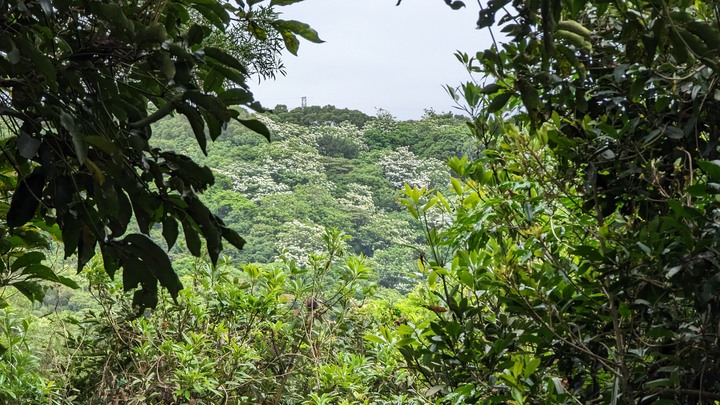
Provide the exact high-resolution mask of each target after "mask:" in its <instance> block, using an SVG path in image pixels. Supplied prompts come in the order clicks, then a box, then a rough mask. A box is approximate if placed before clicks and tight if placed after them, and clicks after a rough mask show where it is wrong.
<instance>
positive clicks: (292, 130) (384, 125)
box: [152, 106, 474, 291]
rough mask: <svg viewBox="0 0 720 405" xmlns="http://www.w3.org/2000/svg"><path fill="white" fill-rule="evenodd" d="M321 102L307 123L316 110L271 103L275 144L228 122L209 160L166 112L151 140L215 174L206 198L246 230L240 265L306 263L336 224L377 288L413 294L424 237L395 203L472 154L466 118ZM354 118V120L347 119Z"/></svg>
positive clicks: (435, 183) (438, 183) (441, 179)
mask: <svg viewBox="0 0 720 405" xmlns="http://www.w3.org/2000/svg"><path fill="white" fill-rule="evenodd" d="M323 108H324V109H325V110H326V111H327V112H325V113H324V114H325V115H324V117H323V119H322V122H317V121H316V120H314V119H312V120H311V119H306V117H316V116H317V110H318V109H319V107H313V106H310V107H307V109H305V110H304V109H301V108H297V109H295V110H293V111H291V112H289V113H282V111H283V106H278V107H276V108H274V109H273V112H275V114H273V113H270V114H268V115H266V116H264V117H263V118H262V119H263V121H264V122H265V123H266V125H267V126H268V127H269V128H270V130H271V131H272V136H271V140H270V142H268V141H267V140H266V139H264V138H263V137H261V136H259V135H258V134H256V133H254V132H252V131H250V130H248V129H246V128H244V127H242V126H240V125H237V124H232V123H231V124H230V125H229V126H228V128H227V129H226V130H225V131H224V132H223V134H222V135H221V136H220V137H219V138H218V139H217V140H216V141H215V142H214V143H212V144H211V145H209V147H208V156H207V157H205V156H204V155H203V153H202V152H201V151H200V149H199V148H198V147H197V144H196V142H195V140H194V138H193V136H192V131H191V129H190V128H189V125H188V123H187V121H186V120H185V119H184V118H183V117H174V118H168V119H165V120H162V121H160V122H158V123H157V124H156V125H155V126H154V127H153V138H152V146H153V147H159V148H161V149H166V150H174V151H176V152H178V153H182V154H184V155H187V156H189V157H190V158H192V159H194V160H196V161H198V162H200V163H202V164H204V165H207V167H209V168H210V169H211V170H212V171H213V173H214V174H215V177H216V184H215V186H213V187H211V188H210V189H209V190H208V191H207V192H206V193H205V194H204V196H203V199H204V201H205V202H206V203H207V205H208V207H209V208H210V209H211V210H212V211H213V212H215V213H216V214H217V215H219V216H220V217H221V218H222V220H223V221H224V222H225V224H226V225H228V226H230V227H232V228H234V229H236V230H237V231H238V232H239V233H240V234H241V235H246V239H247V244H246V245H245V246H244V248H243V250H242V251H237V250H234V251H228V252H227V253H228V254H230V255H232V257H233V258H234V259H237V260H238V261H239V262H241V263H271V262H273V261H275V260H277V259H278V257H279V256H280V255H283V256H285V257H287V258H289V259H293V260H296V261H297V262H299V263H306V262H307V258H308V255H309V254H311V253H315V252H318V251H321V250H322V247H323V242H322V240H321V237H320V235H321V234H322V232H323V229H324V228H330V227H334V228H337V229H340V230H342V231H343V232H345V233H346V234H348V235H350V236H351V237H352V238H351V239H350V240H349V241H348V244H349V246H350V247H351V249H352V251H353V252H354V253H357V254H363V255H365V256H367V257H370V258H372V259H373V263H374V264H375V267H376V273H377V277H378V282H379V283H380V285H381V286H385V287H391V288H398V289H401V290H403V291H407V289H408V288H410V287H411V286H412V284H413V283H412V281H411V279H412V274H413V273H414V272H416V271H417V269H416V268H414V267H416V266H415V264H414V262H415V259H416V258H417V251H418V249H419V248H420V244H421V243H422V235H421V233H420V228H419V224H418V223H417V221H414V220H413V218H412V217H411V216H410V214H409V213H407V211H406V210H405V209H404V208H403V207H402V205H401V204H400V203H399V202H398V197H399V192H400V190H401V189H402V187H403V184H405V183H408V184H410V185H413V186H417V187H425V188H436V187H442V186H443V185H444V184H447V181H448V179H449V170H448V169H447V166H446V165H445V162H446V161H447V160H448V159H449V158H450V157H459V156H463V155H464V154H468V153H473V148H474V145H473V141H472V139H471V138H470V137H468V136H467V134H466V132H465V131H466V128H467V127H466V125H465V123H464V120H462V119H459V118H455V117H453V116H452V115H451V114H436V113H434V112H432V111H428V112H427V114H426V115H425V117H423V119H421V120H419V121H408V122H401V121H396V120H395V119H393V117H392V115H390V113H388V112H385V111H380V113H379V114H378V117H369V116H367V115H365V114H363V113H361V112H359V111H354V112H349V111H348V110H341V109H336V108H334V107H331V106H326V107H323ZM305 111H306V112H307V113H306V114H307V115H305ZM278 112H280V116H278V114H277V113H278ZM283 115H285V116H286V117H285V118H281V117H282V116H283ZM289 116H292V117H294V119H292V120H289V119H288V118H287V117H289ZM352 117H356V121H357V122H356V124H353V123H351V122H350V121H347V120H346V119H348V118H352ZM285 121H297V122H301V123H302V122H307V123H306V124H296V123H292V122H285ZM420 250H421V249H420ZM182 252H183V250H182V249H176V253H177V254H178V255H180V256H182V254H181V253H182ZM178 260H179V262H178ZM183 260H184V259H182V257H181V258H179V259H177V260H176V261H175V262H176V263H183ZM187 260H189V259H185V262H187Z"/></svg>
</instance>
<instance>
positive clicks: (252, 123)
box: [238, 119, 270, 141]
mask: <svg viewBox="0 0 720 405" xmlns="http://www.w3.org/2000/svg"><path fill="white" fill-rule="evenodd" d="M238 122H239V123H241V124H243V125H244V126H246V127H247V128H248V129H251V130H252V131H255V132H257V133H258V134H260V135H262V136H264V137H265V139H267V140H268V141H269V140H270V130H269V129H268V128H267V127H266V126H265V124H263V123H262V122H260V121H258V120H254V119H251V120H243V119H238Z"/></svg>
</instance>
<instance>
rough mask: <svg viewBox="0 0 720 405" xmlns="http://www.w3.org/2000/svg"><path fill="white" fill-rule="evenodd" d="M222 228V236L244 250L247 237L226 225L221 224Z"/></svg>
mask: <svg viewBox="0 0 720 405" xmlns="http://www.w3.org/2000/svg"><path fill="white" fill-rule="evenodd" d="M220 229H221V230H222V237H223V238H225V240H227V241H228V242H230V244H231V245H233V246H235V247H236V248H237V249H240V250H242V248H243V246H245V239H243V238H242V237H241V236H240V235H239V234H238V233H237V232H235V230H233V229H230V228H228V227H226V226H221V227H220Z"/></svg>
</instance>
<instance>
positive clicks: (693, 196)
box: [399, 0, 720, 404]
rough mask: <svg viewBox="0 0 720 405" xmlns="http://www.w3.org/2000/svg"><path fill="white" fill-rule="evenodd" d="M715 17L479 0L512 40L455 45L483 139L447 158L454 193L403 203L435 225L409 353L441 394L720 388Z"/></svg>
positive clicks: (615, 4) (458, 93)
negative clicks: (460, 48) (464, 154)
mask: <svg viewBox="0 0 720 405" xmlns="http://www.w3.org/2000/svg"><path fill="white" fill-rule="evenodd" d="M718 12H719V10H718V8H717V6H716V5H715V3H713V2H705V1H694V2H691V1H682V0H678V1H675V0H664V1H643V0H640V1H633V2H624V1H609V2H607V1H582V0H579V1H565V0H546V1H540V0H538V1H526V2H511V1H510V0H497V1H490V2H488V3H487V5H486V6H483V7H482V8H481V10H480V14H479V20H478V25H479V27H481V28H486V29H489V30H494V27H495V25H496V24H497V25H500V27H501V29H502V31H503V32H504V33H506V35H508V36H509V40H508V41H507V42H506V43H504V44H495V45H493V46H492V47H491V48H490V49H487V50H485V51H482V52H478V53H477V54H476V55H467V54H464V53H459V54H458V55H457V56H458V59H459V60H461V61H462V62H463V63H464V64H465V65H466V67H467V68H468V71H469V72H471V73H472V74H474V75H475V80H474V81H471V82H468V83H465V84H463V85H461V86H460V87H459V88H452V87H450V88H448V91H449V93H450V94H451V95H452V96H453V97H455V98H456V99H457V100H458V101H459V102H461V103H462V104H463V105H464V106H465V108H466V109H467V112H468V113H469V114H470V115H471V116H472V117H473V121H472V122H471V125H470V127H471V130H472V134H473V135H474V136H475V138H476V139H477V140H478V141H479V142H480V144H481V148H480V150H481V151H482V153H481V154H480V155H479V156H478V158H477V159H471V160H469V159H454V160H451V164H450V165H451V167H452V169H453V170H454V172H455V174H456V176H457V178H455V179H452V186H453V189H452V191H451V192H450V195H451V196H452V197H447V196H445V195H444V194H445V193H427V192H424V191H423V190H419V189H408V190H407V191H406V198H405V199H404V200H403V202H404V204H405V205H406V206H407V207H408V208H409V209H410V211H411V213H412V214H413V215H414V216H416V217H417V218H419V219H421V220H423V223H424V224H425V237H426V239H427V241H428V242H429V248H428V251H427V252H426V259H424V260H423V263H424V265H423V268H424V271H425V272H426V274H427V277H428V286H427V289H426V293H427V294H426V296H425V300H426V305H427V307H428V308H429V311H428V315H429V316H430V317H431V321H430V322H429V323H428V324H425V325H420V326H418V325H413V326H412V327H410V328H402V329H400V330H399V334H400V335H401V337H404V338H407V339H408V340H406V341H404V342H403V343H404V346H403V347H402V349H401V350H402V352H403V354H404V355H405V356H406V359H407V361H408V362H409V364H410V365H411V366H412V367H414V368H416V369H417V370H418V371H420V372H421V373H422V374H423V375H424V376H425V377H426V378H427V380H428V382H429V383H430V384H432V385H433V386H437V387H438V389H439V391H441V393H442V394H443V397H444V401H446V402H449V403H467V402H476V401H479V400H483V401H486V402H489V403H508V402H511V403H528V402H533V403H539V402H544V403H586V402H587V403H613V404H615V403H627V404H635V403H642V404H649V403H713V402H714V401H717V400H718V399H720V380H719V379H718V375H717V373H714V372H709V370H715V369H717V366H718V362H720V357H719V356H718V352H717V350H715V349H714V347H715V343H714V342H716V341H717V339H718V338H719V336H720V330H719V329H718V325H720V324H719V323H718V321H720V318H719V317H720V311H719V310H718V308H720V305H719V303H720V295H718V293H717V288H716V286H717V284H718V281H717V280H718V276H717V274H718V264H717V263H718V261H717V260H716V258H717V252H718V240H719V239H718V238H717V235H718V230H717V229H718V228H717V220H716V218H717V215H716V212H717V209H718V208H719V206H718V200H717V193H718V191H717V186H716V184H717V182H718V180H720V170H719V164H720V162H718V161H717V157H718V152H719V150H718V131H717V127H718V124H719V123H718V122H717V121H718V117H719V116H718V114H717V110H718V106H719V105H718V101H717V98H716V95H715V93H716V90H715V85H716V83H717V78H718V76H717V75H718V69H720V30H718V26H717V23H716V22H717V19H718V16H719V15H720V14H718ZM491 32H492V31H491ZM434 210H440V211H441V212H443V213H445V214H446V215H451V216H452V217H454V219H453V221H452V224H451V225H450V226H438V225H433V224H431V223H428V222H427V221H424V218H425V217H426V215H427V214H429V213H431V212H432V211H434Z"/></svg>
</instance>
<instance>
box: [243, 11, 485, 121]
mask: <svg viewBox="0 0 720 405" xmlns="http://www.w3.org/2000/svg"><path fill="white" fill-rule="evenodd" d="M396 3H397V1H396V0H305V1H303V2H301V3H296V4H293V5H290V6H286V7H278V9H279V11H281V12H282V15H281V17H280V18H282V19H286V20H298V21H302V22H304V23H307V24H310V26H311V27H312V28H314V29H315V30H316V31H318V33H319V34H320V38H321V39H323V40H324V41H325V43H322V44H314V43H311V42H308V41H305V40H303V39H301V43H300V49H299V52H298V56H297V57H295V56H293V55H291V54H289V53H285V54H284V55H283V62H284V65H285V67H286V72H287V75H286V76H285V77H283V76H278V78H277V79H276V80H274V81H273V80H267V81H263V82H260V83H259V84H258V83H257V82H255V83H254V84H253V85H252V90H253V93H254V94H255V98H256V99H257V100H259V101H260V102H261V103H262V104H263V105H264V106H266V107H268V108H272V107H274V106H275V105H276V104H285V105H287V106H288V107H289V108H295V107H299V106H300V104H301V99H302V97H307V104H308V105H320V106H323V105H327V104H331V105H334V106H336V107H339V108H351V109H358V110H361V111H363V112H365V113H367V114H370V115H375V113H376V112H377V109H380V108H382V109H385V110H387V111H389V112H390V113H391V114H392V115H394V116H396V117H397V118H398V119H401V120H407V119H418V118H420V117H421V116H422V115H423V113H424V110H425V109H427V108H432V109H433V110H435V111H436V112H446V111H456V110H454V109H453V108H452V107H453V105H455V104H454V102H453V100H452V99H451V98H450V96H449V95H448V94H447V92H446V91H445V90H444V85H446V84H449V85H452V86H457V85H459V84H460V83H462V82H465V81H467V80H468V78H469V76H468V73H467V71H466V70H465V69H464V67H463V65H462V64H461V63H460V62H458V61H457V59H456V58H455V56H453V55H454V53H455V51H457V50H460V51H463V52H466V53H468V54H471V55H474V54H475V52H477V51H480V50H484V49H485V48H487V47H489V45H490V38H489V35H488V33H487V31H486V30H482V31H480V30H477V29H475V21H476V20H477V10H478V9H477V5H476V4H474V3H471V2H470V1H466V4H468V7H467V8H463V9H461V10H458V11H453V10H452V9H450V8H449V7H448V6H446V5H445V3H444V2H443V1H442V0H403V1H402V3H401V4H400V6H397V7H396V6H395V4H396ZM473 6H474V7H473Z"/></svg>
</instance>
